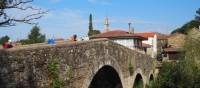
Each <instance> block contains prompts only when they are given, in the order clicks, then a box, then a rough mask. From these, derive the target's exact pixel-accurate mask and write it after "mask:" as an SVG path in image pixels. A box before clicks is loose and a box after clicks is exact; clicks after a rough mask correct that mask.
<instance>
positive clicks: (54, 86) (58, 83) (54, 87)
mask: <svg viewBox="0 0 200 88" xmlns="http://www.w3.org/2000/svg"><path fill="white" fill-rule="evenodd" d="M63 85H64V81H63V80H60V79H55V80H53V82H52V84H51V85H50V88H61V87H62V86H63Z"/></svg>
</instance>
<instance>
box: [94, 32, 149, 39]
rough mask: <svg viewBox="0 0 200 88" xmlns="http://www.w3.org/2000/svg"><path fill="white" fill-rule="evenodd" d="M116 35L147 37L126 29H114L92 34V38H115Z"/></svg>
mask: <svg viewBox="0 0 200 88" xmlns="http://www.w3.org/2000/svg"><path fill="white" fill-rule="evenodd" d="M115 37H138V38H142V39H146V38H144V37H142V36H139V35H137V34H130V33H128V32H126V31H122V30H114V31H109V32H104V33H101V34H97V35H94V36H90V38H91V39H93V38H115Z"/></svg>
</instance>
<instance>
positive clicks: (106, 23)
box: [104, 17, 109, 32]
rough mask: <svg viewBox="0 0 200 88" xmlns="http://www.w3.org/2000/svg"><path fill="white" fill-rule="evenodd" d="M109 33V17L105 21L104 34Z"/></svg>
mask: <svg viewBox="0 0 200 88" xmlns="http://www.w3.org/2000/svg"><path fill="white" fill-rule="evenodd" d="M108 31H109V22H108V17H106V19H105V21H104V32H108Z"/></svg>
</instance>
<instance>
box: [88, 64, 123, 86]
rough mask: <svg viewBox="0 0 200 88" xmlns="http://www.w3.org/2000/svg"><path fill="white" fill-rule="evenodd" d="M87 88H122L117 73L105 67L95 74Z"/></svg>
mask: <svg viewBox="0 0 200 88" xmlns="http://www.w3.org/2000/svg"><path fill="white" fill-rule="evenodd" d="M88 88H123V86H122V82H121V79H120V76H119V75H118V73H117V71H116V70H115V69H114V68H113V67H111V66H109V65H105V66H103V67H102V68H101V69H99V71H98V72H97V73H96V74H95V76H94V77H93V79H92V81H91V83H90V85H89V87H88Z"/></svg>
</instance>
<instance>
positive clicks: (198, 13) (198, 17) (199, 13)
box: [195, 8, 200, 21]
mask: <svg viewBox="0 0 200 88" xmlns="http://www.w3.org/2000/svg"><path fill="white" fill-rule="evenodd" d="M196 13H197V15H196V16H195V19H196V20H197V21H200V8H199V9H198V10H197V11H196Z"/></svg>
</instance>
